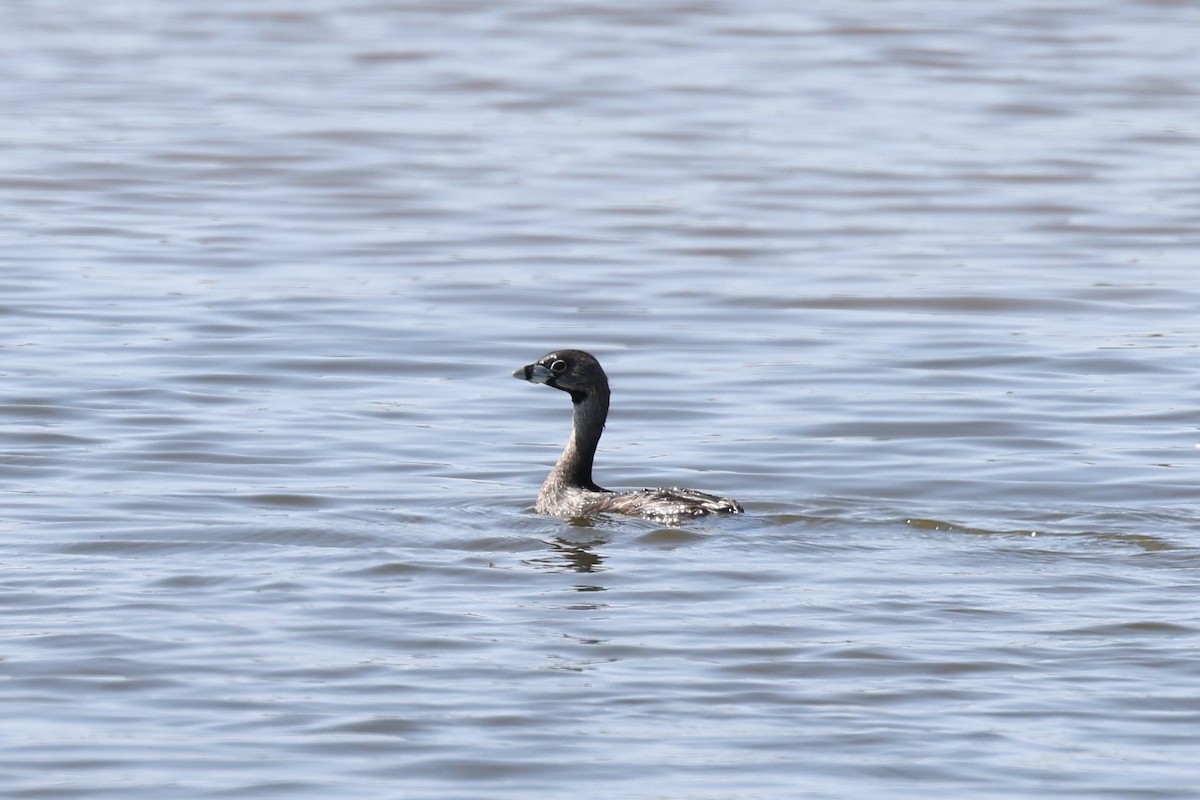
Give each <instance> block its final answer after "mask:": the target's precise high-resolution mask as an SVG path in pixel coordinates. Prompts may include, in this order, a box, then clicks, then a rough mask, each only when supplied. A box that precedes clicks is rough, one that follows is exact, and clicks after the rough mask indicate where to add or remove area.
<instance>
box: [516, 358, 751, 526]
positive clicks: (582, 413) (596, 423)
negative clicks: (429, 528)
mask: <svg viewBox="0 0 1200 800" xmlns="http://www.w3.org/2000/svg"><path fill="white" fill-rule="evenodd" d="M513 377H514V378H521V379H522V380H526V381H529V382H530V383H544V384H546V385H547V386H553V387H554V388H555V389H560V390H562V391H564V392H567V393H568V394H570V395H571V402H572V403H574V404H575V416H574V419H573V423H572V425H571V438H570V439H569V440H568V441H567V446H566V449H564V450H563V454H562V456H561V457H560V458H559V459H558V463H557V464H555V465H554V469H552V470H550V474H549V475H548V476H547V477H546V481H545V483H543V484H542V490H541V492H539V493H538V499H537V503H536V504H535V505H534V507H533V509H534V511H536V512H538V513H539V514H554V515H557V516H563V517H584V516H590V515H592V514H603V513H609V512H611V513H616V514H629V515H631V516H637V517H650V518H657V519H671V518H679V517H698V516H702V515H704V514H722V513H724V514H740V513H742V507H741V505H740V504H739V503H738V502H737V501H736V500H731V499H730V498H728V497H717V496H715V495H711V494H705V493H704V492H697V491H696V490H694V489H638V490H636V491H632V492H611V491H609V490H608V489H602V488H600V487H599V486H597V485H596V484H595V483H594V482H593V481H592V460H593V459H594V458H595V456H596V446H597V445H598V444H599V443H600V434H601V433H603V432H604V420H605V419H606V418H607V417H608V397H609V391H608V376H607V375H605V374H604V370H603V369H601V367H600V362H599V361H597V360H596V359H595V358H594V357H593V356H592V355H591V354H589V353H585V352H583V351H582V350H556V351H554V352H553V353H547V354H546V355H544V356H542V357H541V358H539V359H538V360H537V361H536V362H534V363H533V364H530V365H529V366H526V367H521V368H520V369H519V370H517V371H516V372H514V373H513Z"/></svg>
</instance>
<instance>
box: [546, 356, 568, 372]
mask: <svg viewBox="0 0 1200 800" xmlns="http://www.w3.org/2000/svg"><path fill="white" fill-rule="evenodd" d="M550 371H551V372H553V373H554V374H555V375H562V374H563V373H564V372H566V371H567V362H565V361H563V360H562V359H561V358H556V359H554V360H553V361H551V362H550Z"/></svg>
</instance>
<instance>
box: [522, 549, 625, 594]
mask: <svg viewBox="0 0 1200 800" xmlns="http://www.w3.org/2000/svg"><path fill="white" fill-rule="evenodd" d="M542 541H543V542H544V543H545V544H546V545H547V546H548V547H549V551H548V552H547V553H545V554H544V555H542V556H539V557H537V558H531V559H527V560H526V563H528V564H530V565H532V566H534V567H536V568H538V569H541V570H545V571H547V572H578V573H582V574H596V573H600V572H604V571H605V569H606V568H605V566H604V561H605V558H606V556H605V555H604V554H603V553H600V552H599V551H598V550H597V549H596V548H597V547H599V546H601V545H604V544H607V540H605V539H602V538H595V537H590V538H588V539H577V538H567V537H563V536H555V537H554V538H553V539H543V540H542ZM575 591H577V592H603V591H605V587H604V586H599V585H596V584H595V583H587V584H577V585H576V586H575Z"/></svg>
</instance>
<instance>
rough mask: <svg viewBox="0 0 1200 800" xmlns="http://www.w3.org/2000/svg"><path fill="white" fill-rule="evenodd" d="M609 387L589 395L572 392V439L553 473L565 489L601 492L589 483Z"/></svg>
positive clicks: (598, 389) (605, 386) (604, 418)
mask: <svg viewBox="0 0 1200 800" xmlns="http://www.w3.org/2000/svg"><path fill="white" fill-rule="evenodd" d="M608 398H609V391H608V386H607V385H603V386H597V387H596V388H594V389H593V390H591V391H590V392H587V393H586V394H585V393H582V392H573V393H572V394H571V402H572V403H574V405H575V413H574V416H573V418H572V422H571V438H570V439H569V440H568V441H567V446H566V449H564V450H563V454H562V457H561V458H559V459H558V464H556V465H555V467H554V472H555V473H556V474H557V477H558V478H559V480H560V481H562V482H563V483H565V484H566V485H567V486H577V487H582V488H584V489H588V490H590V491H593V492H602V491H604V490H603V489H601V488H600V487H599V486H597V485H596V484H595V483H593V482H592V462H593V461H594V460H595V458H596V447H597V446H598V445H599V444H600V434H601V433H603V432H604V421H605V420H606V419H607V418H608Z"/></svg>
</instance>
